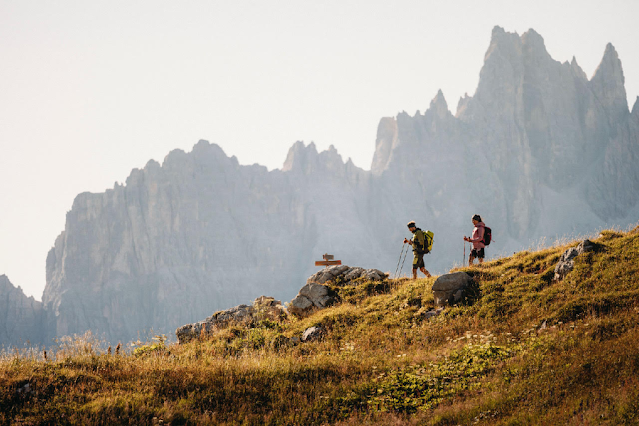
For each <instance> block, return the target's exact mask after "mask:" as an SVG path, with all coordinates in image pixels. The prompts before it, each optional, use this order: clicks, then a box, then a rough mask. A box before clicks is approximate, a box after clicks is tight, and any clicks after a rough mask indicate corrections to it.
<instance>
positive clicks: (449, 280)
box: [432, 272, 473, 306]
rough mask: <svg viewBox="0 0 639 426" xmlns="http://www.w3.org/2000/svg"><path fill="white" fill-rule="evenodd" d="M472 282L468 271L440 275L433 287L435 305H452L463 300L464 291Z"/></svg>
mask: <svg viewBox="0 0 639 426" xmlns="http://www.w3.org/2000/svg"><path fill="white" fill-rule="evenodd" d="M472 283H473V279H472V277H471V276H470V275H468V274H467V273H466V272H453V273H451V274H444V275H441V276H439V277H438V278H437V279H436V280H435V283H434V284H433V287H432V291H433V297H434V299H435V305H437V306H445V305H452V304H453V303H456V302H459V301H461V300H462V299H463V297H464V292H465V291H466V289H468V288H469V287H470V286H471V285H472Z"/></svg>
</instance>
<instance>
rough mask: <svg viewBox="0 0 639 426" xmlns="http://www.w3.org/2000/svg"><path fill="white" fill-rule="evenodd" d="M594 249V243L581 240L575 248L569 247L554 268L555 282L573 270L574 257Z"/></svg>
mask: <svg viewBox="0 0 639 426" xmlns="http://www.w3.org/2000/svg"><path fill="white" fill-rule="evenodd" d="M595 248H596V245H595V243H593V242H592V241H590V240H583V241H582V242H580V243H579V245H577V247H571V248H569V249H568V250H566V251H565V252H563V253H562V255H561V257H560V258H559V262H557V265H556V266H555V277H554V279H555V280H562V279H563V278H564V277H565V276H566V275H567V274H568V273H569V272H570V271H572V270H573V269H574V268H575V257H577V256H579V255H580V254H583V253H586V252H588V251H593V250H594V249H595Z"/></svg>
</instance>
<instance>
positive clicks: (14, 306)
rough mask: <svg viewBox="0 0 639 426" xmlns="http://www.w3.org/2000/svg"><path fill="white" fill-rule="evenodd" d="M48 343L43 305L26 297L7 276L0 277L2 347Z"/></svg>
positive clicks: (0, 332)
mask: <svg viewBox="0 0 639 426" xmlns="http://www.w3.org/2000/svg"><path fill="white" fill-rule="evenodd" d="M44 343H47V333H46V322H45V316H44V310H43V309H42V303H40V302H38V301H37V300H35V299H34V298H33V297H27V296H25V294H24V292H23V291H22V289H21V288H20V287H17V288H16V287H14V286H13V284H12V283H11V281H9V278H8V277H7V276H6V275H0V346H5V347H10V346H18V347H19V346H24V345H40V344H44Z"/></svg>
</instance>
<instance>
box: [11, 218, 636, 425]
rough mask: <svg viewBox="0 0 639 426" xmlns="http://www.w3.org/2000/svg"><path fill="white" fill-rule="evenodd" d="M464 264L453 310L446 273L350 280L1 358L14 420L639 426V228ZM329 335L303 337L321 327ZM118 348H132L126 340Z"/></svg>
mask: <svg viewBox="0 0 639 426" xmlns="http://www.w3.org/2000/svg"><path fill="white" fill-rule="evenodd" d="M594 242H595V243H597V248H596V250H595V251H593V252H588V253H584V254H583V255H581V256H578V257H577V258H576V260H575V264H576V265H575V269H574V270H573V271H572V272H570V273H569V274H568V275H567V276H566V278H565V279H564V280H563V281H559V282H556V281H553V269H554V266H555V264H556V263H557V260H558V259H559V257H560V256H561V253H562V252H563V251H564V250H565V249H566V248H568V247H569V246H571V245H576V244H577V242H574V243H571V244H567V245H564V246H561V247H553V248H547V249H543V250H540V251H534V252H533V251H524V252H520V253H516V254H514V255H513V256H512V257H507V258H501V259H497V260H494V261H491V262H486V263H485V264H484V265H483V266H481V267H478V266H477V267H472V268H463V269H462V270H464V271H466V272H468V273H469V274H471V275H472V276H473V277H474V279H475V282H476V284H477V285H476V288H473V289H472V291H471V292H470V294H469V297H468V298H467V299H466V300H465V301H464V302H463V303H461V304H459V305H458V306H454V307H450V308H447V309H446V310H445V311H444V312H443V313H442V314H441V315H439V316H436V317H434V318H430V319H427V318H426V316H425V315H424V314H425V313H426V312H427V311H429V310H430V309H432V308H433V297H432V294H431V291H430V288H431V286H432V284H433V282H434V278H431V279H423V280H416V281H412V280H405V279H402V280H396V281H387V282H383V283H372V282H361V283H359V284H358V285H357V286H355V287H337V286H336V287H334V290H335V291H336V292H337V293H338V294H339V296H340V298H341V302H340V303H339V304H337V305H335V306H333V307H331V308H328V309H325V310H322V311H318V312H316V313H315V314H313V315H311V316H309V317H307V318H304V319H301V320H300V319H293V318H291V319H289V320H288V321H285V322H283V323H276V322H272V321H268V320H263V321H258V322H255V323H252V324H244V325H241V324H237V325H235V326H232V327H230V328H227V329H223V330H220V331H219V332H217V333H216V334H215V336H214V337H213V338H212V339H207V340H199V341H195V342H191V343H188V344H185V345H177V344H176V345H168V344H166V343H165V342H164V340H163V339H162V338H161V337H159V338H158V339H157V341H155V342H148V343H146V344H139V345H137V347H136V348H135V349H134V350H127V351H124V350H117V351H116V349H115V348H109V349H105V348H104V347H102V346H101V345H100V344H99V342H96V341H95V340H94V339H92V338H91V336H90V335H86V336H82V337H76V338H74V339H71V338H67V339H62V340H61V341H60V342H58V344H59V349H58V350H57V352H56V353H55V354H49V355H48V356H47V359H45V358H44V353H43V352H41V351H31V352H20V351H14V352H6V353H5V354H4V356H3V358H2V360H1V361H0V392H1V394H0V421H1V422H2V423H3V424H176V425H178V424H228V425H236V424H237V425H239V424H272V425H290V424H300V425H302V424H303V425H320V424H353V425H355V424H364V423H365V424H409V425H410V424H415V425H417V424H419V425H421V424H432V425H456V424H475V423H476V424H548V425H550V424H553V425H554V424H575V425H577V424H611V425H613V424H614V425H618V424H639V227H637V228H635V229H634V230H632V231H629V232H617V231H604V232H602V234H601V236H600V237H599V238H598V239H596V240H594ZM314 325H321V326H322V327H323V328H324V329H326V330H327V332H326V334H325V336H324V338H323V339H322V340H321V341H316V342H310V343H298V344H292V343H291V340H290V338H291V337H294V336H300V335H301V333H302V332H303V330H305V329H306V328H307V327H310V326H314ZM116 352H117V353H116Z"/></svg>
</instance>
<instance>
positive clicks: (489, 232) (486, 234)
mask: <svg viewBox="0 0 639 426" xmlns="http://www.w3.org/2000/svg"><path fill="white" fill-rule="evenodd" d="M492 234H493V231H492V230H491V229H490V228H489V227H487V226H484V241H483V243H484V245H485V246H487V245H490V240H492V237H493V235H492Z"/></svg>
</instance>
